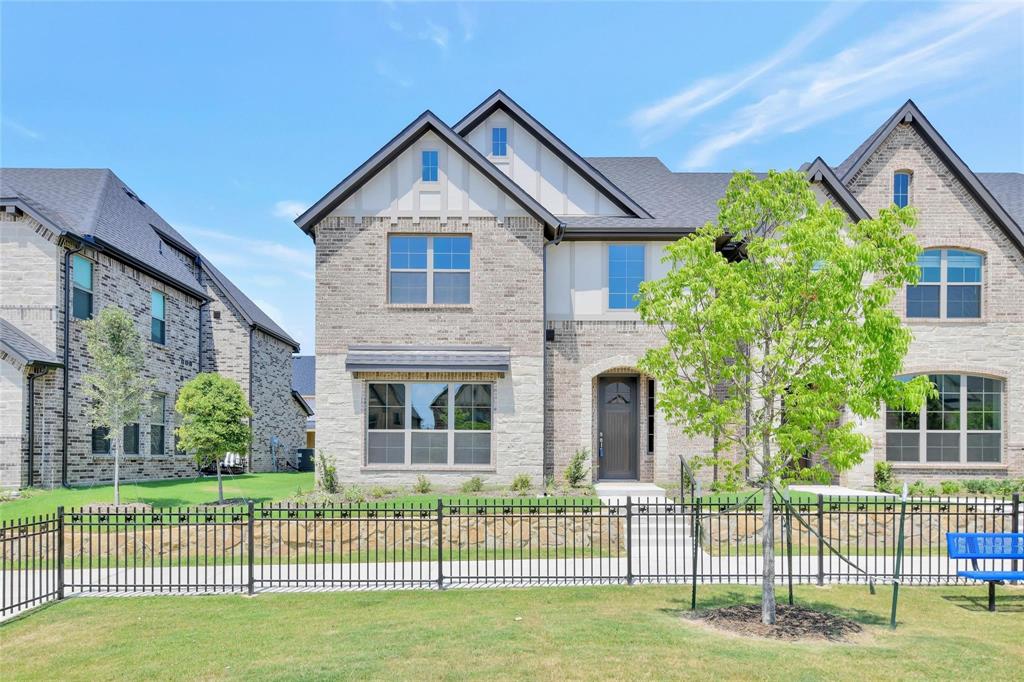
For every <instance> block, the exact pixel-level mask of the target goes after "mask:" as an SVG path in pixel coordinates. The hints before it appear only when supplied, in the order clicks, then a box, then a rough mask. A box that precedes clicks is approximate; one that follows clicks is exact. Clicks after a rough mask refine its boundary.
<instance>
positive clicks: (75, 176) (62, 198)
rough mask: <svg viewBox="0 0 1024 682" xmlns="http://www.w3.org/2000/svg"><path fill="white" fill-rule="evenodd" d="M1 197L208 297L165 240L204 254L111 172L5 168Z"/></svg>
mask: <svg viewBox="0 0 1024 682" xmlns="http://www.w3.org/2000/svg"><path fill="white" fill-rule="evenodd" d="M0 198H3V199H16V200H18V201H20V202H21V203H23V204H25V205H26V206H27V207H28V208H30V209H31V210H33V211H34V212H35V213H37V214H38V215H40V216H41V217H42V218H44V219H45V220H46V221H48V222H49V223H51V225H53V227H55V228H56V229H58V230H61V231H64V232H69V233H71V234H72V235H74V236H77V237H80V238H81V237H84V238H86V239H89V238H94V239H95V240H97V241H98V242H99V243H100V245H101V246H103V245H107V246H110V247H113V250H115V251H116V252H120V254H123V256H125V257H127V258H129V259H134V260H136V261H138V262H139V263H140V264H141V265H143V266H145V267H148V268H149V269H150V270H151V271H152V273H153V274H154V275H156V276H159V277H160V278H161V279H165V280H167V281H168V282H169V283H170V284H172V285H175V286H177V287H179V288H181V289H183V290H185V291H189V292H191V293H193V294H196V295H198V296H200V297H204V296H205V293H204V288H203V286H202V284H201V283H200V282H199V281H198V280H197V279H196V276H195V274H194V273H193V270H192V269H191V268H189V266H188V265H186V264H185V263H184V262H182V260H181V259H180V258H179V257H178V256H177V255H175V253H174V252H173V251H172V250H171V249H169V248H164V247H163V246H162V242H163V241H171V242H172V244H174V245H175V246H177V247H181V246H184V247H186V250H191V251H192V252H194V253H199V251H198V249H196V248H195V246H193V245H192V244H191V243H189V241H188V240H187V239H185V237H184V236H182V234H181V233H180V232H178V231H177V230H175V229H174V227H172V226H171V225H170V223H168V222H167V221H165V220H164V219H163V218H162V217H160V214H159V213H157V212H156V211H154V210H153V208H152V207H150V206H149V205H148V204H146V203H145V202H144V201H142V200H141V199H139V197H138V195H136V194H135V192H133V191H132V189H131V188H130V187H128V185H127V184H125V183H124V181H123V180H121V178H119V177H117V175H116V174H114V172H113V171H111V170H109V169H106V168H2V169H0ZM168 238H169V239H168ZM175 242H176V244H175ZM202 262H203V266H204V271H205V272H207V273H208V274H209V275H210V276H212V277H213V278H214V279H215V280H216V281H217V282H218V284H219V285H220V287H221V289H222V290H224V292H225V294H226V295H227V296H228V297H229V298H230V299H231V300H232V303H233V304H234V305H235V307H237V308H238V309H239V310H240V312H241V313H242V316H243V317H244V318H245V319H246V321H247V322H248V323H249V324H251V325H254V326H256V327H257V328H260V329H262V330H263V331H265V332H267V333H268V334H270V335H271V336H274V337H277V338H279V339H280V340H282V341H284V342H285V343H288V344H290V345H291V346H292V347H293V348H295V349H296V350H298V346H299V344H298V342H297V341H295V340H294V339H293V338H292V337H291V336H289V335H288V334H287V333H286V332H285V331H284V330H283V329H281V327H280V326H279V325H278V324H277V323H276V322H274V321H273V320H272V319H271V318H270V316H269V315H267V314H266V313H265V312H263V310H262V309H261V308H260V307H259V306H258V305H256V304H255V303H254V302H253V301H252V299H250V298H249V297H248V296H246V295H245V294H244V293H243V292H242V290H241V289H239V288H238V287H237V286H235V284H234V283H233V282H231V280H229V279H228V278H227V277H226V276H225V275H224V274H223V273H221V272H220V271H219V270H217V269H216V268H215V267H214V266H213V265H212V264H211V263H209V262H208V261H206V260H205V259H202Z"/></svg>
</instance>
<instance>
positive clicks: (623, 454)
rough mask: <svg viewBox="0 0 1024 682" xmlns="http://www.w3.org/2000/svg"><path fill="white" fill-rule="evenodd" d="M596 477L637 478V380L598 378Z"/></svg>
mask: <svg viewBox="0 0 1024 682" xmlns="http://www.w3.org/2000/svg"><path fill="white" fill-rule="evenodd" d="M597 396H598V401H599V408H598V436H597V446H598V461H599V463H600V464H599V470H598V477H599V478H601V479H620V480H621V479H626V480H632V479H636V478H637V462H636V435H637V422H636V420H637V400H638V398H639V395H638V393H637V381H636V377H601V378H600V379H599V380H598V386H597Z"/></svg>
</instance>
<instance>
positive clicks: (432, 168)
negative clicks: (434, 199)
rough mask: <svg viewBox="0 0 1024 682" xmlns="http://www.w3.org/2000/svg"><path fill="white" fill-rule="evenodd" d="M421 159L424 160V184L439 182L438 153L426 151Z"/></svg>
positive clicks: (422, 177)
mask: <svg viewBox="0 0 1024 682" xmlns="http://www.w3.org/2000/svg"><path fill="white" fill-rule="evenodd" d="M421 158H422V160H423V172H422V174H421V176H420V177H421V179H422V180H423V182H437V151H435V150H425V151H424V152H423V155H422V157H421Z"/></svg>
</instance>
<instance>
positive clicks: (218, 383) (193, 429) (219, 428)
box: [174, 372, 252, 504]
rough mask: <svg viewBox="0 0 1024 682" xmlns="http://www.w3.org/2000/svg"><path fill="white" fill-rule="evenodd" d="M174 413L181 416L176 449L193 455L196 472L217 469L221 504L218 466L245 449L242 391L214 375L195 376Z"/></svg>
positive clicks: (245, 406)
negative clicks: (227, 457) (201, 469)
mask: <svg viewBox="0 0 1024 682" xmlns="http://www.w3.org/2000/svg"><path fill="white" fill-rule="evenodd" d="M174 409H175V410H176V411H177V412H178V414H180V415H181V425H180V426H179V427H178V428H177V429H176V430H175V433H176V434H177V435H178V439H179V447H181V448H182V449H183V450H185V451H186V452H191V453H193V456H194V457H195V460H196V465H197V466H198V467H199V468H204V467H207V466H209V465H211V464H216V465H217V499H218V501H219V502H220V503H221V504H223V503H224V481H223V479H222V477H221V463H222V462H223V461H224V457H225V456H226V455H227V454H228V453H231V452H234V453H242V452H245V451H246V449H247V448H248V447H249V441H250V438H251V433H250V430H249V421H248V420H249V417H251V416H252V410H250V409H249V404H248V403H247V402H246V400H245V395H244V394H243V393H242V388H241V387H240V386H239V385H238V382H237V381H232V380H231V379H228V378H227V377H223V376H221V375H219V374H216V373H214V372H208V373H203V374H197V375H196V376H195V377H193V378H192V379H190V380H189V381H188V382H187V383H186V384H185V385H184V386H182V387H181V391H180V392H179V393H178V400H177V401H176V402H175V404H174Z"/></svg>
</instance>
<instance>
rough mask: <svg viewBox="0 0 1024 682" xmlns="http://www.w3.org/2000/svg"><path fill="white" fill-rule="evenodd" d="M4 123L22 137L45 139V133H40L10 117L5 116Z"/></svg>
mask: <svg viewBox="0 0 1024 682" xmlns="http://www.w3.org/2000/svg"><path fill="white" fill-rule="evenodd" d="M3 124H4V127H6V128H9V129H11V130H13V131H14V132H16V133H17V134H19V135H21V136H22V137H27V138H29V139H30V140H41V139H43V134H42V133H40V132H39V131H37V130H32V129H31V128H29V127H28V126H23V125H22V124H20V123H18V122H17V121H14V120H12V119H10V118H7V117H4V119H3Z"/></svg>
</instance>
